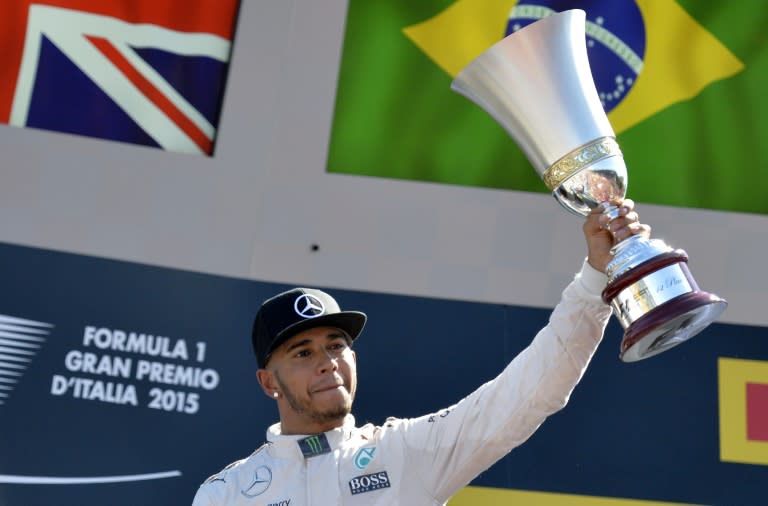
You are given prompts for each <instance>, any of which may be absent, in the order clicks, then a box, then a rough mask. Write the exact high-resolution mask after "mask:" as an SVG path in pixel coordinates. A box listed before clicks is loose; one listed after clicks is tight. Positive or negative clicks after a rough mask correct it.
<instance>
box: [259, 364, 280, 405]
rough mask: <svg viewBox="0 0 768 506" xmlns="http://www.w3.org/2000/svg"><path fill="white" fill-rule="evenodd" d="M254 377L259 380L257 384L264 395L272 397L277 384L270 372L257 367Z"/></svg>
mask: <svg viewBox="0 0 768 506" xmlns="http://www.w3.org/2000/svg"><path fill="white" fill-rule="evenodd" d="M256 379H257V380H258V381H259V385H261V389H262V390H263V391H264V395H266V396H267V397H269V398H270V399H271V398H273V397H274V396H273V394H274V393H275V392H277V384H276V382H275V378H274V376H273V375H272V372H270V371H268V370H266V369H259V370H257V371H256Z"/></svg>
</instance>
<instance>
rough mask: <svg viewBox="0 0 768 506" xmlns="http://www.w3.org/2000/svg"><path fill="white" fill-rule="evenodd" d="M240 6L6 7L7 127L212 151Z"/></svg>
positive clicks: (187, 1) (0, 40) (3, 84)
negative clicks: (12, 126) (39, 129)
mask: <svg viewBox="0 0 768 506" xmlns="http://www.w3.org/2000/svg"><path fill="white" fill-rule="evenodd" d="M238 4H239V0H215V1H214V0H4V1H3V15H2V16H0V50H1V51H2V54H3V58H1V59H0V122H3V123H8V124H10V125H14V126H19V127H31V128H41V129H45V130H55V131H58V132H66V133H71V134H77V135H84V136H89V137H97V138H101V139H110V140H114V141H121V142H129V143H134V144H141V145H145V146H153V147H157V148H161V149H165V150H169V151H177V152H182V153H194V154H207V155H211V153H212V152H213V143H214V139H215V136H216V127H217V123H218V118H219V112H220V109H221V103H222V98H223V92H224V84H225V79H226V74H227V68H228V64H229V57H230V54H231V47H232V37H233V32H234V26H235V19H236V16H237V9H238Z"/></svg>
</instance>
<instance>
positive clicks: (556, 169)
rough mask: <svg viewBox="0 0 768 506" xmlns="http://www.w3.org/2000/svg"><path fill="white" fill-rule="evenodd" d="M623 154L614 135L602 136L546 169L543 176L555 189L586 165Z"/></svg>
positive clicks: (548, 186)
mask: <svg viewBox="0 0 768 506" xmlns="http://www.w3.org/2000/svg"><path fill="white" fill-rule="evenodd" d="M617 155H618V156H621V149H619V144H618V143H617V142H616V139H614V138H613V137H600V138H599V139H595V140H594V141H592V142H590V143H588V144H585V145H583V146H580V147H578V148H576V149H574V150H573V151H571V152H570V153H568V154H567V155H565V156H564V157H562V158H560V159H559V160H558V161H556V162H555V163H553V164H552V165H550V166H549V168H547V170H545V171H544V175H543V176H542V177H543V179H544V184H546V185H547V188H549V189H550V190H551V191H554V190H555V189H556V188H557V187H558V186H560V183H562V182H563V181H565V180H566V179H568V178H569V177H571V176H572V175H573V174H575V173H577V172H578V171H580V170H581V169H583V168H584V167H587V166H589V165H592V164H593V163H596V162H599V161H600V160H603V159H604V158H608V157H610V156H617Z"/></svg>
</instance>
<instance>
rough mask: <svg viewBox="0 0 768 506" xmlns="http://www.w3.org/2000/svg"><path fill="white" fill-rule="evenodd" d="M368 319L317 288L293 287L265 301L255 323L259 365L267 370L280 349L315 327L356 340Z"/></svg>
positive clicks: (254, 336)
mask: <svg viewBox="0 0 768 506" xmlns="http://www.w3.org/2000/svg"><path fill="white" fill-rule="evenodd" d="M366 319H367V317H366V315H365V313H361V312H360V311H342V310H341V308H340V307H339V304H338V302H336V300H335V299H334V298H333V297H331V296H330V295H328V294H327V293H325V292H323V291H321V290H316V289H314V288H293V289H291V290H288V291H286V292H282V293H279V294H277V295H275V296H274V297H272V298H270V299H267V300H265V301H264V302H263V303H262V304H261V307H259V310H258V312H257V313H256V318H255V319H254V321H253V333H252V335H251V341H252V343H253V352H254V353H255V354H256V362H257V364H258V366H259V367H261V368H263V367H264V366H265V365H267V362H268V361H269V356H270V355H271V354H272V352H273V351H275V349H277V347H278V346H280V345H281V344H283V343H284V342H285V341H287V340H288V339H289V338H291V337H293V336H295V335H296V334H298V333H299V332H302V331H304V330H307V329H310V328H313V327H336V328H339V329H341V330H343V331H344V332H346V333H347V334H349V337H350V338H351V339H352V340H353V341H354V340H355V339H356V338H357V336H358V335H360V332H361V331H362V330H363V327H364V326H365V321H366Z"/></svg>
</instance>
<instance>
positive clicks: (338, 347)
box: [329, 343, 347, 351]
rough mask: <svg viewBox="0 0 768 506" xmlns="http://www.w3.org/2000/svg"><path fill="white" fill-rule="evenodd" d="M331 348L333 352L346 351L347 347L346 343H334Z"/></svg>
mask: <svg viewBox="0 0 768 506" xmlns="http://www.w3.org/2000/svg"><path fill="white" fill-rule="evenodd" d="M329 348H330V349H331V350H333V351H344V350H345V349H346V348H347V345H346V344H345V343H333V344H332V345H330V346H329Z"/></svg>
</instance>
